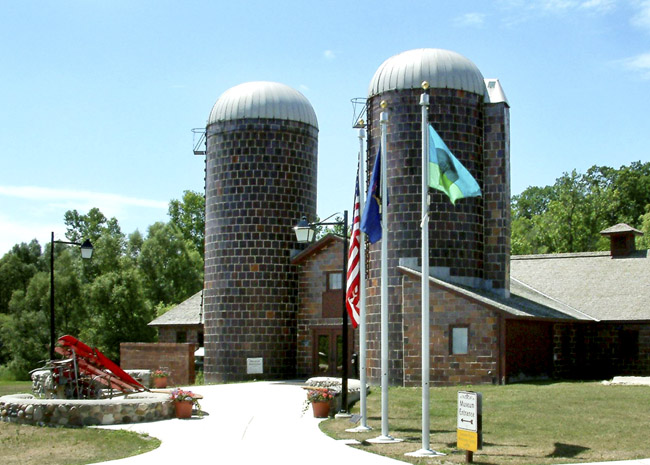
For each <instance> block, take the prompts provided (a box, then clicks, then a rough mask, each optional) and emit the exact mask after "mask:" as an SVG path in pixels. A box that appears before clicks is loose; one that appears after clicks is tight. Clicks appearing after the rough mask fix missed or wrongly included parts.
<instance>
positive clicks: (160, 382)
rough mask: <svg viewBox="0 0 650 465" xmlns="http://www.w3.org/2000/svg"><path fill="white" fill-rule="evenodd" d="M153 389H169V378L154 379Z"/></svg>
mask: <svg viewBox="0 0 650 465" xmlns="http://www.w3.org/2000/svg"><path fill="white" fill-rule="evenodd" d="M153 387H155V388H166V387H167V377H166V376H163V377H157V378H154V379H153Z"/></svg>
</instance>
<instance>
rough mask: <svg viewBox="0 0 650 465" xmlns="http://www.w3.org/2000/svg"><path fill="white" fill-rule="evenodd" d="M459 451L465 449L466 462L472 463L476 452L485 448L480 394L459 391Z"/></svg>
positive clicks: (481, 397)
mask: <svg viewBox="0 0 650 465" xmlns="http://www.w3.org/2000/svg"><path fill="white" fill-rule="evenodd" d="M457 419H458V423H457V427H456V433H457V443H458V448H459V449H465V451H466V453H465V461H466V462H467V463H471V462H472V459H473V457H474V452H476V451H477V450H479V449H482V448H483V396H482V395H481V393H480V392H471V391H458V415H457Z"/></svg>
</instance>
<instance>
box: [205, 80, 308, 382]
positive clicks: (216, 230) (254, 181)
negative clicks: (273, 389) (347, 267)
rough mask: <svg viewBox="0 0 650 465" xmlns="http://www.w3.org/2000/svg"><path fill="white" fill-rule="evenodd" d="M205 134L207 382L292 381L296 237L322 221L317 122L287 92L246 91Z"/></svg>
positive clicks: (263, 85)
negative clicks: (305, 225) (306, 223)
mask: <svg viewBox="0 0 650 465" xmlns="http://www.w3.org/2000/svg"><path fill="white" fill-rule="evenodd" d="M206 133H207V134H206V135H207V168H206V170H207V173H206V230H205V285H204V287H205V290H204V309H205V368H204V369H205V378H206V381H209V382H225V381H238V380H246V379H253V378H255V379H282V378H289V377H291V376H294V374H295V367H296V299H297V288H296V285H297V284H296V278H295V269H294V266H293V265H291V264H290V254H291V249H293V248H295V247H296V240H295V235H294V232H293V229H292V228H293V226H295V224H296V223H297V221H298V220H299V219H300V218H301V217H302V216H303V215H307V216H308V217H309V218H314V217H315V215H316V172H317V144H318V122H317V119H316V114H315V112H314V110H313V108H312V106H311V105H310V103H309V101H308V100H307V99H306V98H305V97H304V96H303V95H302V94H301V93H300V92H298V91H296V90H294V89H292V88H290V87H288V86H286V85H283V84H278V83H274V82H249V83H245V84H241V85H238V86H235V87H233V88H231V89H229V90H227V91H226V92H225V93H224V94H223V95H221V97H219V99H218V100H217V102H216V103H215V104H214V107H213V108H212V111H211V113H210V117H209V120H208V123H207V128H206ZM259 371H262V373H259Z"/></svg>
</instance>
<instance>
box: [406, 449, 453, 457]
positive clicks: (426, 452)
mask: <svg viewBox="0 0 650 465" xmlns="http://www.w3.org/2000/svg"><path fill="white" fill-rule="evenodd" d="M404 455H406V456H408V457H442V456H443V455H447V454H443V453H442V452H438V451H435V450H431V449H420V450H416V451H415V452H407V453H406V454H404Z"/></svg>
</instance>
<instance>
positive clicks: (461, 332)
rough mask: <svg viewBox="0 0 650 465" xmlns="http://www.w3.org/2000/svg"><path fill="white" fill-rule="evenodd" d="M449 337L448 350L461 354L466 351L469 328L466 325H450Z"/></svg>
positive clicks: (454, 353) (453, 353)
mask: <svg viewBox="0 0 650 465" xmlns="http://www.w3.org/2000/svg"><path fill="white" fill-rule="evenodd" d="M450 333H451V337H450V339H449V352H450V353H451V354H452V355H461V354H466V353H467V352H468V340H469V328H468V327H467V326H452V327H451V331H450Z"/></svg>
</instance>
